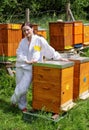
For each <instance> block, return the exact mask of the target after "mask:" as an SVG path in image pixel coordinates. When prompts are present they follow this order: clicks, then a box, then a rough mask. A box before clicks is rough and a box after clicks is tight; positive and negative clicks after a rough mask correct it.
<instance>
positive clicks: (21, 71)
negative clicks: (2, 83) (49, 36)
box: [11, 35, 61, 110]
mask: <svg viewBox="0 0 89 130" xmlns="http://www.w3.org/2000/svg"><path fill="white" fill-rule="evenodd" d="M27 43H28V40H27V38H23V39H22V40H21V42H20V44H19V47H18V49H17V51H16V54H17V61H16V88H15V91H14V94H13V95H12V97H11V102H12V103H14V104H15V103H18V107H19V108H20V109H21V110H22V109H24V108H26V106H27V101H26V94H27V91H28V88H29V86H30V84H31V81H32V65H31V64H27V63H26V62H25V61H26V60H28V61H31V60H32V59H34V60H36V61H42V60H43V56H45V57H46V58H48V59H51V58H53V59H55V60H60V59H61V56H60V54H59V53H58V52H56V51H55V50H54V49H53V48H52V47H51V46H50V45H49V44H48V42H47V41H46V40H45V39H44V38H43V37H40V36H38V35H33V36H32V40H31V43H30V45H28V44H27Z"/></svg>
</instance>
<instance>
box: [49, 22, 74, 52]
mask: <svg viewBox="0 0 89 130" xmlns="http://www.w3.org/2000/svg"><path fill="white" fill-rule="evenodd" d="M49 34H50V45H51V46H52V47H53V48H55V50H57V51H63V50H64V49H66V48H69V49H70V48H71V47H72V46H73V23H72V22H50V23H49Z"/></svg>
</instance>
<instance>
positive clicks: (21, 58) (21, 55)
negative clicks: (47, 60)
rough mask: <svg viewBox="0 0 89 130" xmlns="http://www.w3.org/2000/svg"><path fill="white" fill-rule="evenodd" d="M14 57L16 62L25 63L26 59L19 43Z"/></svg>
mask: <svg viewBox="0 0 89 130" xmlns="http://www.w3.org/2000/svg"><path fill="white" fill-rule="evenodd" d="M16 55H17V61H18V62H25V61H26V60H27V57H26V56H25V55H24V52H23V47H22V45H21V42H20V44H19V47H18V48H17V50H16Z"/></svg>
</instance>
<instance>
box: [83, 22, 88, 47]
mask: <svg viewBox="0 0 89 130" xmlns="http://www.w3.org/2000/svg"><path fill="white" fill-rule="evenodd" d="M83 44H84V45H89V24H84V25H83Z"/></svg>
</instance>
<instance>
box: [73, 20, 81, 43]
mask: <svg viewBox="0 0 89 130" xmlns="http://www.w3.org/2000/svg"><path fill="white" fill-rule="evenodd" d="M80 43H83V23H82V21H75V22H73V45H74V44H80Z"/></svg>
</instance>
